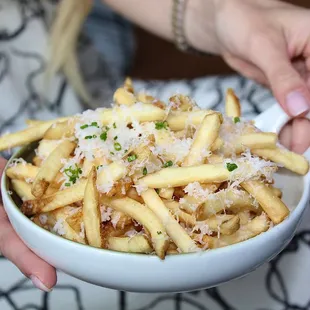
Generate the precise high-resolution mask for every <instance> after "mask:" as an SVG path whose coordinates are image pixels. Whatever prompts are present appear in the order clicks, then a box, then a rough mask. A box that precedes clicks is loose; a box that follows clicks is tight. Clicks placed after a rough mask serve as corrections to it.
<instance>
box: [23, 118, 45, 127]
mask: <svg viewBox="0 0 310 310" xmlns="http://www.w3.org/2000/svg"><path fill="white" fill-rule="evenodd" d="M43 123H45V121H40V120H38V119H26V124H27V125H28V126H29V127H33V126H36V125H39V124H43Z"/></svg>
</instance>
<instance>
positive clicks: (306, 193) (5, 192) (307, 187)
mask: <svg viewBox="0 0 310 310" xmlns="http://www.w3.org/2000/svg"><path fill="white" fill-rule="evenodd" d="M27 150H28V151H34V148H33V147H32V144H29V145H26V146H24V147H22V148H20V149H19V150H17V151H16V152H15V153H14V154H13V155H12V156H11V157H10V159H9V160H8V161H7V164H6V166H5V168H4V170H3V173H2V176H1V194H2V198H3V204H5V203H4V201H9V202H10V204H6V205H5V209H6V208H10V211H12V213H11V214H13V216H14V218H17V220H18V222H19V223H21V225H24V226H25V225H27V226H28V227H31V229H32V230H34V231H35V232H36V235H39V234H41V236H42V238H43V239H50V240H53V241H54V242H56V243H57V242H63V245H64V246H66V245H67V247H68V249H69V247H73V248H75V249H80V250H83V251H85V250H86V251H89V254H92V253H93V254H97V255H98V254H99V255H109V256H113V257H114V258H123V257H124V258H126V257H128V256H130V257H134V258H136V259H142V260H145V259H148V260H150V259H152V260H153V261H154V260H157V261H158V260H159V261H161V262H165V261H171V260H172V261H175V260H180V259H184V258H186V259H187V258H195V257H197V256H204V257H205V256H212V255H221V254H223V255H226V253H227V252H231V251H232V250H238V249H242V248H243V247H245V248H246V247H247V246H248V245H251V244H254V243H255V242H257V243H259V242H261V241H263V239H264V238H265V239H266V238H267V239H266V242H267V241H268V237H271V236H273V235H276V234H277V233H278V231H279V230H280V231H281V230H285V227H286V226H287V227H288V226H289V224H290V222H294V221H296V219H298V218H300V217H301V216H302V214H303V212H304V211H305V209H306V208H307V206H308V201H309V197H310V172H309V173H308V174H307V175H305V176H303V177H302V176H300V177H301V178H302V179H303V185H304V190H303V193H302V195H301V198H300V200H299V203H298V204H297V206H296V207H295V209H294V210H293V211H292V212H291V213H290V215H289V216H288V217H287V218H286V219H285V220H284V221H283V222H281V223H280V224H278V225H276V226H274V227H272V228H271V229H269V230H267V231H266V232H264V233H261V234H259V235H258V236H256V237H253V238H251V239H248V240H245V241H242V242H239V243H236V244H232V245H228V246H225V247H222V248H216V249H210V250H208V249H207V250H202V251H198V252H193V253H179V254H176V255H167V256H166V257H165V260H164V261H162V260H161V259H160V258H159V257H158V256H157V255H153V254H143V253H128V252H118V251H113V250H109V249H102V248H95V247H92V246H90V245H87V244H81V243H78V242H75V241H72V240H69V239H65V238H63V237H61V236H59V235H56V234H54V233H52V232H50V231H48V230H46V229H44V228H42V227H40V226H38V225H36V224H35V223H34V222H32V221H31V220H30V219H29V218H28V217H27V216H25V215H24V214H23V213H22V212H21V211H20V208H19V207H18V206H17V205H16V203H15V202H14V200H13V199H12V197H11V194H10V193H9V191H10V189H9V178H8V177H7V176H6V173H5V172H6V170H7V169H8V168H9V166H10V164H11V163H12V161H13V160H14V159H16V158H20V157H22V156H23V154H24V153H25V152H26V151H27ZM14 230H15V229H14ZM16 233H17V232H16ZM21 238H22V236H21ZM40 239H41V238H40Z"/></svg>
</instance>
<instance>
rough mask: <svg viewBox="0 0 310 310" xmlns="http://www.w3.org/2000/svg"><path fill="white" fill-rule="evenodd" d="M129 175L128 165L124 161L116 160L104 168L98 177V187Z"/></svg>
mask: <svg viewBox="0 0 310 310" xmlns="http://www.w3.org/2000/svg"><path fill="white" fill-rule="evenodd" d="M126 175H127V167H126V165H125V164H124V163H123V162H122V161H116V162H114V163H112V164H110V165H109V166H107V167H105V168H103V169H102V170H101V171H100V173H99V175H98V178H97V186H98V188H100V187H102V186H106V185H107V184H110V183H111V184H114V183H115V182H117V181H119V180H120V179H122V178H123V177H125V176H126Z"/></svg>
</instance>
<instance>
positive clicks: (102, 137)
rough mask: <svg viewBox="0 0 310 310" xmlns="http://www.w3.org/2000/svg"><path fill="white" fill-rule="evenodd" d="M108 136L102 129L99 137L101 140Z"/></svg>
mask: <svg viewBox="0 0 310 310" xmlns="http://www.w3.org/2000/svg"><path fill="white" fill-rule="evenodd" d="M107 138H108V133H107V132H106V131H104V132H103V133H102V134H101V135H100V139H101V140H103V141H106V140H107Z"/></svg>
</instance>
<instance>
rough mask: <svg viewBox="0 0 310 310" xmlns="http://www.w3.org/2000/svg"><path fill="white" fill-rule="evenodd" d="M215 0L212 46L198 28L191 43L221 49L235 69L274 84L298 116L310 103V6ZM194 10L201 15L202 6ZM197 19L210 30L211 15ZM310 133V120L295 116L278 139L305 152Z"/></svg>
mask: <svg viewBox="0 0 310 310" xmlns="http://www.w3.org/2000/svg"><path fill="white" fill-rule="evenodd" d="M197 1H199V2H200V4H199V5H200V10H199V11H200V12H206V10H207V9H209V10H210V6H209V7H206V5H207V4H206V2H208V1H204V0H197ZM213 1H214V8H213V10H214V20H213V21H212V28H213V29H212V32H213V33H214V35H213V43H212V49H211V48H210V40H208V38H205V40H202V38H201V39H200V40H199V38H198V37H197V34H195V33H192V34H193V38H192V40H191V43H192V44H193V45H195V44H196V46H195V47H196V48H199V49H202V50H205V51H208V50H211V51H213V52H215V53H218V54H220V55H222V56H223V58H224V59H225V61H226V62H227V63H228V64H229V65H230V66H231V67H232V68H234V69H235V70H236V71H238V72H240V73H241V74H242V75H244V76H246V77H248V78H250V79H253V80H256V81H257V82H259V83H261V84H263V85H266V86H268V87H270V88H271V90H272V91H273V94H274V96H275V97H276V99H277V101H278V102H279V103H280V104H281V106H282V107H283V109H284V110H285V111H286V112H287V113H288V114H289V115H291V116H293V117H299V116H301V115H303V114H305V113H307V111H309V109H310V91H309V90H310V88H309V87H310V10H307V9H304V8H300V7H297V6H293V5H290V4H287V3H285V2H282V1H277V0H259V1H257V0H213ZM196 14H199V15H201V13H198V11H196ZM206 14H207V13H206ZM193 18H194V17H193V16H192V19H193ZM195 20H197V21H198V22H200V26H202V27H203V26H204V28H203V29H205V30H206V31H207V30H209V32H210V21H205V25H203V22H202V19H201V18H200V17H199V16H198V17H197V16H196V19H195ZM196 28H197V26H196ZM190 30H191V29H189V33H188V35H191V33H190ZM201 36H202V35H201ZM208 41H209V42H208ZM204 42H205V43H204ZM204 44H205V45H204ZM309 133H310V122H309V121H307V120H305V119H295V120H294V121H293V122H292V124H291V125H288V126H286V127H285V129H284V130H283V132H282V133H281V135H280V139H281V142H282V143H283V144H285V146H287V147H290V148H291V149H293V150H294V151H296V152H299V153H303V152H304V151H305V150H306V149H307V148H308V147H309V146H310V134H309Z"/></svg>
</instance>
